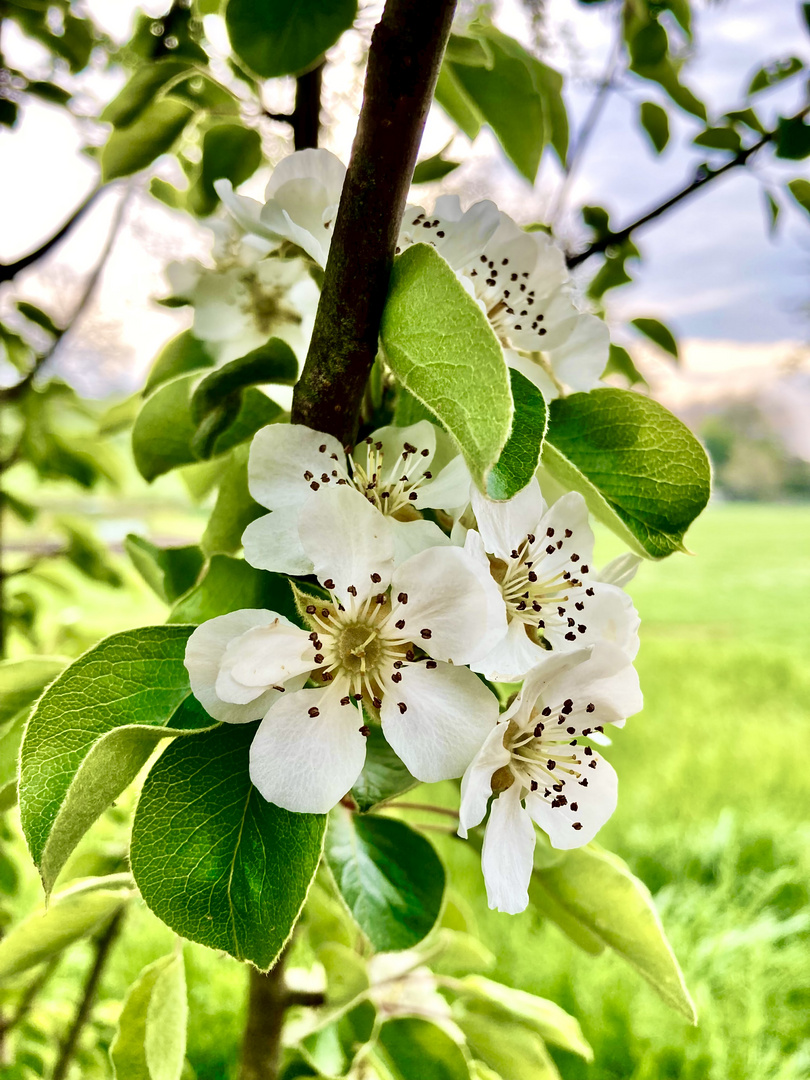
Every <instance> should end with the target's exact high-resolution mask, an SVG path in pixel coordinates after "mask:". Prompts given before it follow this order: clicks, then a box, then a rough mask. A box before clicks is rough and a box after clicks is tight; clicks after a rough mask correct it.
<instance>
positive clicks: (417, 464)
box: [349, 438, 433, 521]
mask: <svg viewBox="0 0 810 1080" xmlns="http://www.w3.org/2000/svg"><path fill="white" fill-rule="evenodd" d="M366 446H367V448H368V450H367V458H368V459H367V462H366V464H365V466H364V465H363V464H361V463H360V462H359V461H357V460H356V458H354V457H352V456H351V455H350V456H349V462H350V464H351V470H352V482H353V483H354V486H355V487H356V488H357V490H358V491H359V492H360V494H361V495H364V496H365V497H366V498H367V499H368V501H369V502H370V503H371V504H372V506H375V507H376V508H377V509H378V510H380V511H381V512H382V513H383V514H387V515H388V516H389V517H394V518H397V520H398V521H412V520H414V519H415V518H418V517H419V513H418V511H417V510H416V507H415V506H414V505H413V504H414V503H415V502H416V500H417V499H418V498H419V496H418V494H417V492H418V489H419V487H420V485H421V484H422V483H424V482H425V481H427V480H431V479H432V475H433V474H432V473H430V472H425V471H423V466H424V459H425V458H428V457H430V450H428V449H419V447H416V446H412V445H411V444H410V443H405V446H404V449H403V451H402V453H401V454H400V455H399V456H398V457H397V459H396V460H395V461H394V463H393V465H389V466H388V470H387V471H386V464H385V454H384V451H383V444H382V443H381V442H374V441H373V439H370V438H368V439H366ZM409 474H410V475H409Z"/></svg>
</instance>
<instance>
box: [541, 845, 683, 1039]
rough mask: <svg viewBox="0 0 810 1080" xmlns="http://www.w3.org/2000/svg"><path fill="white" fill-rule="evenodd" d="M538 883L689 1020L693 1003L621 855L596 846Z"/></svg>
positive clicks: (649, 903)
mask: <svg viewBox="0 0 810 1080" xmlns="http://www.w3.org/2000/svg"><path fill="white" fill-rule="evenodd" d="M533 879H534V881H536V882H537V883H538V884H539V886H540V887H541V888H542V889H543V890H544V891H545V892H547V893H548V894H549V895H550V896H551V898H552V900H553V901H554V902H555V903H557V904H559V905H560V906H562V907H563V908H565V909H566V910H567V911H568V912H570V914H571V915H573V917H574V918H575V919H577V920H578V921H579V922H581V923H582V924H583V925H584V926H585V927H586V928H587V929H588V931H590V933H592V934H593V935H594V936H595V937H596V938H598V939H599V940H600V941H601V942H602V943H603V944H604V945H607V946H608V947H610V948H611V949H613V950H615V951H616V952H617V953H618V954H619V955H620V956H622V957H623V958H624V959H625V960H626V961H627V962H628V963H629V964H631V965H632V966H633V967H634V968H635V969H636V971H638V972H639V974H641V975H643V976H644V978H645V979H646V980H647V981H648V982H649V983H650V985H651V986H652V987H653V988H654V989H655V990H657V992H658V993H659V994H660V995H661V997H662V998H663V999H664V1001H666V1002H667V1004H668V1005H671V1006H672V1008H674V1009H676V1010H677V1011H678V1012H680V1013H681V1014H682V1015H683V1016H685V1017H686V1019H687V1020H689V1021H691V1022H692V1023H695V1022H696V1013H695V1006H694V1003H693V1001H692V999H691V997H690V996H689V991H688V990H687V989H686V985H685V983H684V980H683V974H682V973H681V969H680V967H679V966H678V961H677V960H676V959H675V956H674V954H673V952H672V949H671V947H670V944H669V942H668V941H667V939H666V935H665V934H664V930H663V927H662V926H661V920H660V919H659V917H658V913H657V911H656V910H655V904H654V903H653V899H652V897H651V895H650V892H649V890H648V889H647V887H646V885H644V883H643V882H641V881H639V880H638V878H636V877H634V876H633V875H632V874H631V873H630V871H629V869H628V867H627V865H626V864H625V863H624V862H622V860H621V859H620V858H619V857H618V856H617V855H613V854H612V853H611V852H609V851H605V850H604V849H603V848H600V847H599V846H598V845H596V844H588V845H587V846H586V847H582V848H576V849H575V850H573V851H569V852H566V854H565V857H564V858H563V859H562V860H561V861H560V862H559V863H557V865H555V866H551V867H548V868H546V869H543V870H535V872H534V875H533Z"/></svg>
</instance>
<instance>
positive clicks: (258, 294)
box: [166, 222, 319, 363]
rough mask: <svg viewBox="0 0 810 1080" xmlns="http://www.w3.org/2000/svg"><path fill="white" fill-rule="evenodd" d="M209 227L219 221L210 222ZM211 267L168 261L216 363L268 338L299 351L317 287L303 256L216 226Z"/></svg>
mask: <svg viewBox="0 0 810 1080" xmlns="http://www.w3.org/2000/svg"><path fill="white" fill-rule="evenodd" d="M211 225H212V228H214V227H215V226H219V225H220V223H219V222H212V223H211ZM214 231H215V237H216V239H215V243H214V247H213V257H214V264H215V265H214V266H205V265H204V264H203V263H201V262H199V261H198V260H197V259H187V260H184V261H182V262H171V263H169V265H168V267H167V268H166V275H167V277H168V279H169V284H170V286H171V288H172V292H173V294H174V295H175V296H176V297H178V298H181V299H183V300H186V301H187V302H188V303H190V304H192V305H193V306H194V324H193V333H194V335H195V337H197V338H199V339H200V340H201V341H205V342H207V343H208V344H209V347H210V348H211V351H212V352H213V354H214V355H215V356H216V359H217V360H218V361H219V362H220V363H227V362H228V361H229V360H235V359H237V358H238V357H240V356H244V355H245V354H246V353H249V352H251V351H252V350H253V349H256V348H258V347H259V345H262V344H263V343H264V342H265V341H267V340H268V338H270V337H278V338H281V339H282V340H284V341H286V342H287V344H288V345H290V347H291V348H292V350H293V352H295V353H296V355H298V356H303V355H304V354H305V353H306V349H307V346H308V343H309V338H310V336H311V334H312V325H313V323H314V319H315V312H316V310H317V306H318V297H319V293H318V287H317V285H316V284H315V282H314V281H313V280H312V278H311V276H310V274H309V270H308V267H307V264H306V263H305V262H304V260H303V259H301V258H280V257H279V256H278V253H277V252H274V251H273V250H272V245H271V243H270V242H269V241H267V240H264V239H262V238H260V237H256V236H243V235H241V230H238V231H237V230H236V229H235V228H234V227H233V226H230V227H229V228H228V229H227V231H223V230H222V229H221V228H215V229H214Z"/></svg>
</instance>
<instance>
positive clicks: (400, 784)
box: [351, 724, 419, 814]
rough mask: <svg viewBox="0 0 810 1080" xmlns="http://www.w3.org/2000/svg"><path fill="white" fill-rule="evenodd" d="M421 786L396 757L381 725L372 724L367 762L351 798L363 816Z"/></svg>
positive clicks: (367, 741) (368, 739)
mask: <svg viewBox="0 0 810 1080" xmlns="http://www.w3.org/2000/svg"><path fill="white" fill-rule="evenodd" d="M418 783H419V781H418V780H415V779H414V778H413V777H412V776H411V774H410V773H409V772H408V770H407V769H406V768H405V766H404V765H403V763H402V762H401V761H400V759H399V758H398V757H397V755H396V754H395V753H394V751H393V750H392V749H391V747H390V746H389V744H388V742H387V741H386V738H385V736H384V735H383V733H382V728H381V727H380V726H379V725H378V724H369V735H368V738H367V739H366V762H365V765H364V766H363V771H362V772H361V773H360V775H359V776H358V778H357V780H356V781H355V784H354V787H353V788H352V790H351V796H352V798H353V799H354V801H355V803H356V804H357V808H358V810H359V811H360V813H361V814H366V813H368V811H369V810H373V809H374V808H375V807H377V806H380V805H382V804H383V803H386V802H388V801H389V800H391V799H394V798H396V797H397V795H402V794H403V793H404V792H406V791H410V789H411V788H413V787H416V785H417V784H418Z"/></svg>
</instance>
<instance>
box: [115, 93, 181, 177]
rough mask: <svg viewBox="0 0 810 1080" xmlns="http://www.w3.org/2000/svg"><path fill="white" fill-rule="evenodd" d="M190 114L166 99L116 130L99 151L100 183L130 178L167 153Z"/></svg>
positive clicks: (148, 107)
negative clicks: (129, 123) (121, 177)
mask: <svg viewBox="0 0 810 1080" xmlns="http://www.w3.org/2000/svg"><path fill="white" fill-rule="evenodd" d="M193 115H194V110H193V109H190V108H189V107H188V105H185V104H183V102H182V101H178V100H177V99H176V98H170V97H165V98H160V99H158V100H156V101H152V102H151V103H150V104H149V105H148V106H147V108H145V109H144V110H143V112H142V113H141V114H140V116H139V117H138V119H137V120H136V121H135V122H134V123H133V124H131V125H130V126H129V127H126V128H115V129H114V130H113V132H112V134H111V135H110V137H109V139H107V142H106V143H105V144H104V147H103V148H102V151H101V177H102V180H103V182H104V183H105V184H107V183H109V182H110V180H116V179H117V178H118V177H119V176H131V175H132V173H136V172H139V171H140V170H141V169H145V168H146V166H147V165H151V164H152V162H153V161H154V160H155V158H157V157H160V155H161V154H165V153H168V151H169V150H171V148H172V147H173V146H174V144H175V142H176V141H177V139H178V138H179V137H180V134H181V133H182V131H183V129H184V128H185V126H186V124H187V123H188V122H189V120H191V118H192V116H193Z"/></svg>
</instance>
